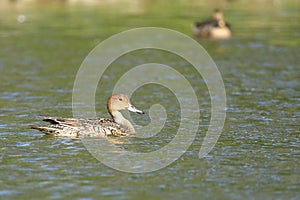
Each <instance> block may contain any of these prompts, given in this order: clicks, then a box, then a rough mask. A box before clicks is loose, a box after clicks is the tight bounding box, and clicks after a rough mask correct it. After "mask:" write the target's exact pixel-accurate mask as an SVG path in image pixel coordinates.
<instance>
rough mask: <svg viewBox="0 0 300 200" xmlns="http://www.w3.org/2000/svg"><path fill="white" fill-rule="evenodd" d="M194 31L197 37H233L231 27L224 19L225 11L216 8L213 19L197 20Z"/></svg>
mask: <svg viewBox="0 0 300 200" xmlns="http://www.w3.org/2000/svg"><path fill="white" fill-rule="evenodd" d="M193 33H194V35H195V36H196V37H203V38H213V39H224V38H229V37H231V35H232V33H231V29H230V26H229V24H228V23H226V22H225V20H224V15H223V13H222V12H221V11H220V10H218V9H216V10H215V11H214V13H213V15H212V17H211V19H209V20H206V21H203V22H196V23H195V24H194V26H193Z"/></svg>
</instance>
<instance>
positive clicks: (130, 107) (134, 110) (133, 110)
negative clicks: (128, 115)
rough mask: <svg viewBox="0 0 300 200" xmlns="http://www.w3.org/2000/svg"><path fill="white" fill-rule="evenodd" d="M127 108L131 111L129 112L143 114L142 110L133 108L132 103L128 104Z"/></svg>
mask: <svg viewBox="0 0 300 200" xmlns="http://www.w3.org/2000/svg"><path fill="white" fill-rule="evenodd" d="M128 110H129V111H131V112H135V113H138V114H144V112H143V111H141V110H138V109H136V108H135V107H134V106H133V105H131V104H129V106H128Z"/></svg>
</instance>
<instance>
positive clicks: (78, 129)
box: [30, 117, 128, 138]
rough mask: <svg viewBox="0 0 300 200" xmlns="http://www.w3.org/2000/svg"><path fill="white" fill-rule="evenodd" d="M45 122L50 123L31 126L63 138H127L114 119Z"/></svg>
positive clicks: (73, 119)
mask: <svg viewBox="0 0 300 200" xmlns="http://www.w3.org/2000/svg"><path fill="white" fill-rule="evenodd" d="M43 121H46V122H50V123H51V124H50V125H46V126H31V127H30V128H32V129H37V130H40V131H42V132H44V133H46V134H49V135H54V136H62V137H72V138H79V137H99V136H117V137H120V136H127V135H128V134H127V133H126V132H127V130H126V129H124V128H123V127H121V125H119V124H117V123H116V122H114V121H113V120H112V119H107V118H97V119H83V118H79V119H75V118H56V117H43Z"/></svg>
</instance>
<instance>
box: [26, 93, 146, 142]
mask: <svg viewBox="0 0 300 200" xmlns="http://www.w3.org/2000/svg"><path fill="white" fill-rule="evenodd" d="M107 108H108V112H109V113H110V115H111V116H112V119H107V118H96V119H84V118H59V117H43V121H45V122H49V123H50V125H45V126H35V125H30V126H29V128H31V129H36V130H39V131H41V132H43V133H45V134H49V135H53V136H62V137H72V138H79V137H98V136H118V137H119V136H127V135H129V134H132V133H134V132H135V130H134V128H133V126H132V124H131V123H130V122H129V121H128V120H127V119H125V118H124V117H123V115H122V114H121V112H120V110H125V109H127V110H129V111H132V112H135V113H138V114H144V112H143V111H140V110H138V109H136V108H135V107H134V106H132V105H131V103H130V101H129V99H128V97H127V96H125V95H123V94H115V95H112V96H111V97H110V98H109V99H108V101H107Z"/></svg>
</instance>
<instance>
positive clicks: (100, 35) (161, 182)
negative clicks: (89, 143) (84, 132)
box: [0, 0, 300, 200]
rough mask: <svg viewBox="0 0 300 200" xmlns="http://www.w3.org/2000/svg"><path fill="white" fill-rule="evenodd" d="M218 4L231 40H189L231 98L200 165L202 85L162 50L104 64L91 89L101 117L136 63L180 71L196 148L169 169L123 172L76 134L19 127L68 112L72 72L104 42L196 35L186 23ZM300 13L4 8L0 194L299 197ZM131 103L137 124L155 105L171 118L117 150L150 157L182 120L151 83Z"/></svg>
mask: <svg viewBox="0 0 300 200" xmlns="http://www.w3.org/2000/svg"><path fill="white" fill-rule="evenodd" d="M88 2H93V1H88ZM216 7H218V8H220V9H222V10H223V11H224V12H225V17H226V19H227V20H228V21H229V22H230V23H231V25H232V28H233V35H234V36H233V37H232V38H231V39H228V40H221V41H215V40H205V39H196V41H197V42H198V43H199V44H201V45H202V46H203V47H204V48H205V49H206V51H207V52H208V53H209V54H210V56H211V57H212V58H213V60H214V61H215V63H216V64H217V66H218V69H219V71H220V73H221V75H222V78H223V81H224V85H225V89H226V96H227V109H226V111H227V116H226V121H225V124H224V128H223V130H222V134H221V136H220V137H219V139H218V141H217V143H216V145H215V146H214V148H213V150H212V151H211V152H210V153H209V154H208V155H207V156H205V157H204V158H202V159H199V158H198V153H199V149H200V148H201V145H202V141H203V138H204V136H205V133H206V131H207V128H208V125H209V122H210V117H211V112H210V108H211V105H210V103H211V100H210V96H209V93H208V90H207V87H206V85H205V82H204V81H203V79H202V77H201V76H200V75H199V74H197V73H196V71H195V69H193V68H192V67H191V66H190V65H189V64H187V63H186V61H184V60H183V59H182V58H178V57H176V56H174V55H172V54H168V53H167V52H164V51H157V50H156V51H155V50H140V51H136V52H132V53H131V54H126V55H123V56H122V57H120V58H119V59H117V60H116V61H115V62H114V63H112V64H111V66H110V67H109V68H108V70H107V71H106V74H105V76H104V77H103V80H102V79H101V82H100V83H99V87H100V85H102V86H103V85H104V86H105V87H104V89H103V88H99V89H98V90H97V95H96V102H97V103H96V111H97V115H98V116H101V117H109V115H108V114H107V111H106V104H105V102H106V99H107V97H108V96H109V94H111V92H112V89H113V87H114V84H115V83H116V82H117V80H118V79H119V78H120V76H122V74H124V73H125V72H126V71H128V70H130V69H131V68H132V67H133V66H137V65H140V64H144V63H149V62H156V63H163V64H166V65H168V66H171V67H173V68H174V69H176V70H178V71H179V72H180V73H181V74H184V76H185V77H186V78H187V79H188V81H189V82H190V84H191V85H192V86H193V88H194V90H195V92H196V95H197V98H198V103H199V106H200V114H201V116H200V120H199V121H200V122H199V123H200V124H199V129H198V131H197V134H196V138H195V140H194V141H193V143H192V145H191V146H190V147H189V148H188V150H187V151H186V152H185V153H184V154H183V155H182V156H181V157H180V158H179V159H178V160H177V161H175V162H173V163H172V164H171V165H169V166H167V167H164V168H163V169H161V170H157V171H154V172H148V173H125V172H121V171H118V170H115V169H112V168H110V167H107V166H106V165H104V164H103V163H102V162H100V161H98V160H97V159H96V158H94V157H93V156H92V155H91V154H90V153H89V151H87V150H86V147H85V146H84V145H83V143H82V141H81V140H79V139H77V140H76V139H68V138H53V137H49V136H44V135H43V134H42V133H39V132H37V131H34V130H29V129H28V128H27V125H29V124H36V123H37V122H38V121H39V120H40V119H39V115H50V116H52V115H53V116H63V117H72V92H73V84H74V80H75V77H76V73H77V71H78V69H79V67H80V65H81V63H82V62H83V60H84V59H85V57H86V56H87V55H88V54H89V52H90V51H91V50H92V49H93V48H94V47H95V46H96V45H98V44H99V43H100V42H102V41H104V40H105V39H107V38H108V37H110V36H112V35H114V34H116V33H119V32H121V31H125V30H129V29H132V28H137V27H164V28H169V29H173V30H176V31H179V32H181V33H183V34H186V35H187V36H191V37H193V36H192V33H191V27H190V26H191V24H192V23H193V22H194V21H197V20H201V19H205V18H206V17H207V16H209V15H210V13H211V12H212V10H213V9H214V8H216ZM299 10H300V4H299V1H297V0H287V1H283V0H282V1H280V0H277V1H259V0H257V1H254V2H252V1H251V2H250V1H249V2H246V1H240V0H236V1H210V3H207V1H189V3H187V2H184V1H163V0H158V1H147V0H143V1H126V0H124V1H122V0H120V1H101V2H100V3H89V4H88V3H80V1H78V2H76V1H69V3H68V1H62V2H60V1H41V2H38V1H5V0H4V1H1V3H0V44H1V48H0V70H1V74H0V78H1V79H0V80H1V88H0V116H1V118H0V119H1V120H0V144H1V146H0V148H1V154H0V163H1V165H0V199H85V200H89V199H142V198H143V199H243V198H244V199H300V192H299V191H300V135H299V134H300V126H299V117H300V102H299V101H300V83H299V80H300V67H299V55H300V48H299V46H300V39H299V38H300V26H299V21H300V16H299V13H300V12H299ZM143 75H144V76H147V74H143ZM132 101H133V103H134V104H135V106H136V107H138V108H140V109H143V110H145V111H146V115H144V116H136V115H134V114H132V115H131V117H132V119H133V121H134V122H135V123H136V124H138V125H143V126H144V125H147V124H148V123H150V117H149V112H148V111H149V109H150V107H151V105H153V104H157V103H159V104H161V105H162V106H163V107H164V108H165V110H166V112H167V120H166V122H165V126H164V128H163V129H162V130H161V132H160V133H158V134H157V135H155V136H153V137H151V138H145V139H130V141H129V142H128V143H123V144H122V143H121V144H120V148H125V149H127V148H129V149H130V150H132V151H133V150H134V151H140V152H151V151H154V150H157V149H160V148H162V147H163V146H164V145H167V144H168V143H169V142H170V141H171V140H172V139H173V138H174V136H175V134H176V130H177V129H178V127H179V123H180V115H181V113H180V105H179V102H178V101H177V99H176V97H175V96H174V94H173V93H172V92H171V91H170V90H168V89H167V88H166V87H163V86H160V85H157V84H148V85H145V86H143V87H141V88H139V89H138V90H136V92H135V93H134V94H133V96H132ZM184 120H189V119H184ZM186 131H187V132H188V131H189V130H186ZM121 142H122V141H121ZM123 142H124V141H123ZM157 159H158V161H159V158H157ZM116 162H117V161H116Z"/></svg>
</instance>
